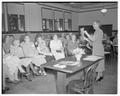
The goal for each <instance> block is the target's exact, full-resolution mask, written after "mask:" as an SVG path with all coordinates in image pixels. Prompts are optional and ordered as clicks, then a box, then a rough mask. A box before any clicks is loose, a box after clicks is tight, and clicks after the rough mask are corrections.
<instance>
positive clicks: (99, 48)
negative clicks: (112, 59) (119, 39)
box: [84, 21, 105, 81]
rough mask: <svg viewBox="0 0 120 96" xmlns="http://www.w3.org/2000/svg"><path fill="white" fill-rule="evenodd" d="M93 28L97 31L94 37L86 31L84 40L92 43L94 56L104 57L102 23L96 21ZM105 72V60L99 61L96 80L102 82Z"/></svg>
mask: <svg viewBox="0 0 120 96" xmlns="http://www.w3.org/2000/svg"><path fill="white" fill-rule="evenodd" d="M93 28H94V29H95V32H94V35H93V36H90V35H89V34H88V33H87V32H86V31H84V35H87V37H88V38H87V37H85V36H84V39H86V40H87V41H92V42H93V43H92V46H93V52H92V54H93V55H96V56H104V47H103V44H102V40H103V31H102V30H101V29H100V22H99V21H95V22H94V23H93ZM104 70H105V67H104V59H103V60H101V61H99V65H98V67H97V69H96V72H97V73H98V75H97V78H96V80H97V81H100V80H101V79H103V71H104Z"/></svg>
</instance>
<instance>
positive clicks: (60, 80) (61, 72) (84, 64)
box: [42, 57, 101, 94]
mask: <svg viewBox="0 0 120 96" xmlns="http://www.w3.org/2000/svg"><path fill="white" fill-rule="evenodd" d="M75 60H76V59H75V58H74V57H67V58H64V59H60V60H57V61H53V62H49V63H46V64H44V65H42V66H43V67H44V68H47V69H52V70H54V71H56V72H57V80H56V88H57V93H58V94H66V85H65V81H66V75H67V74H73V73H76V72H79V71H85V69H86V68H88V67H90V66H91V65H93V64H95V63H97V62H98V61H100V60H101V59H98V60H96V61H87V60H83V58H82V59H81V62H80V63H79V64H78V65H75V66H69V65H67V66H66V67H65V68H58V67H54V65H56V64H58V63H59V62H61V61H75Z"/></svg>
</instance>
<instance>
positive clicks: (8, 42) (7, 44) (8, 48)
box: [3, 35, 11, 54]
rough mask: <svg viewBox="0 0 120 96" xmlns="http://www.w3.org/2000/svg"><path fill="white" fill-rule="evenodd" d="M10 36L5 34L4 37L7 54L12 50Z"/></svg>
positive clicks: (4, 47)
mask: <svg viewBox="0 0 120 96" xmlns="http://www.w3.org/2000/svg"><path fill="white" fill-rule="evenodd" d="M10 45H11V42H10V36H9V35H5V36H4V38H3V50H4V51H5V53H6V54H8V53H9V52H10Z"/></svg>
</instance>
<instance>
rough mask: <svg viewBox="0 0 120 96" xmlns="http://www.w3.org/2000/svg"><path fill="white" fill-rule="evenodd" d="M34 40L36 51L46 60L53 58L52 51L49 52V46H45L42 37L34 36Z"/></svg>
mask: <svg viewBox="0 0 120 96" xmlns="http://www.w3.org/2000/svg"><path fill="white" fill-rule="evenodd" d="M36 41H37V42H36V44H37V50H38V53H39V54H42V55H45V59H46V61H47V62H48V61H49V62H50V61H51V60H53V59H54V57H53V55H52V53H51V52H50V50H49V48H48V47H47V46H46V42H45V41H44V40H43V39H42V37H41V36H40V35H39V36H38V37H37V38H36Z"/></svg>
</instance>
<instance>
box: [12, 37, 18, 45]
mask: <svg viewBox="0 0 120 96" xmlns="http://www.w3.org/2000/svg"><path fill="white" fill-rule="evenodd" d="M17 40H18V41H20V40H19V39H17V38H14V39H13V41H12V45H14V42H15V41H17Z"/></svg>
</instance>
